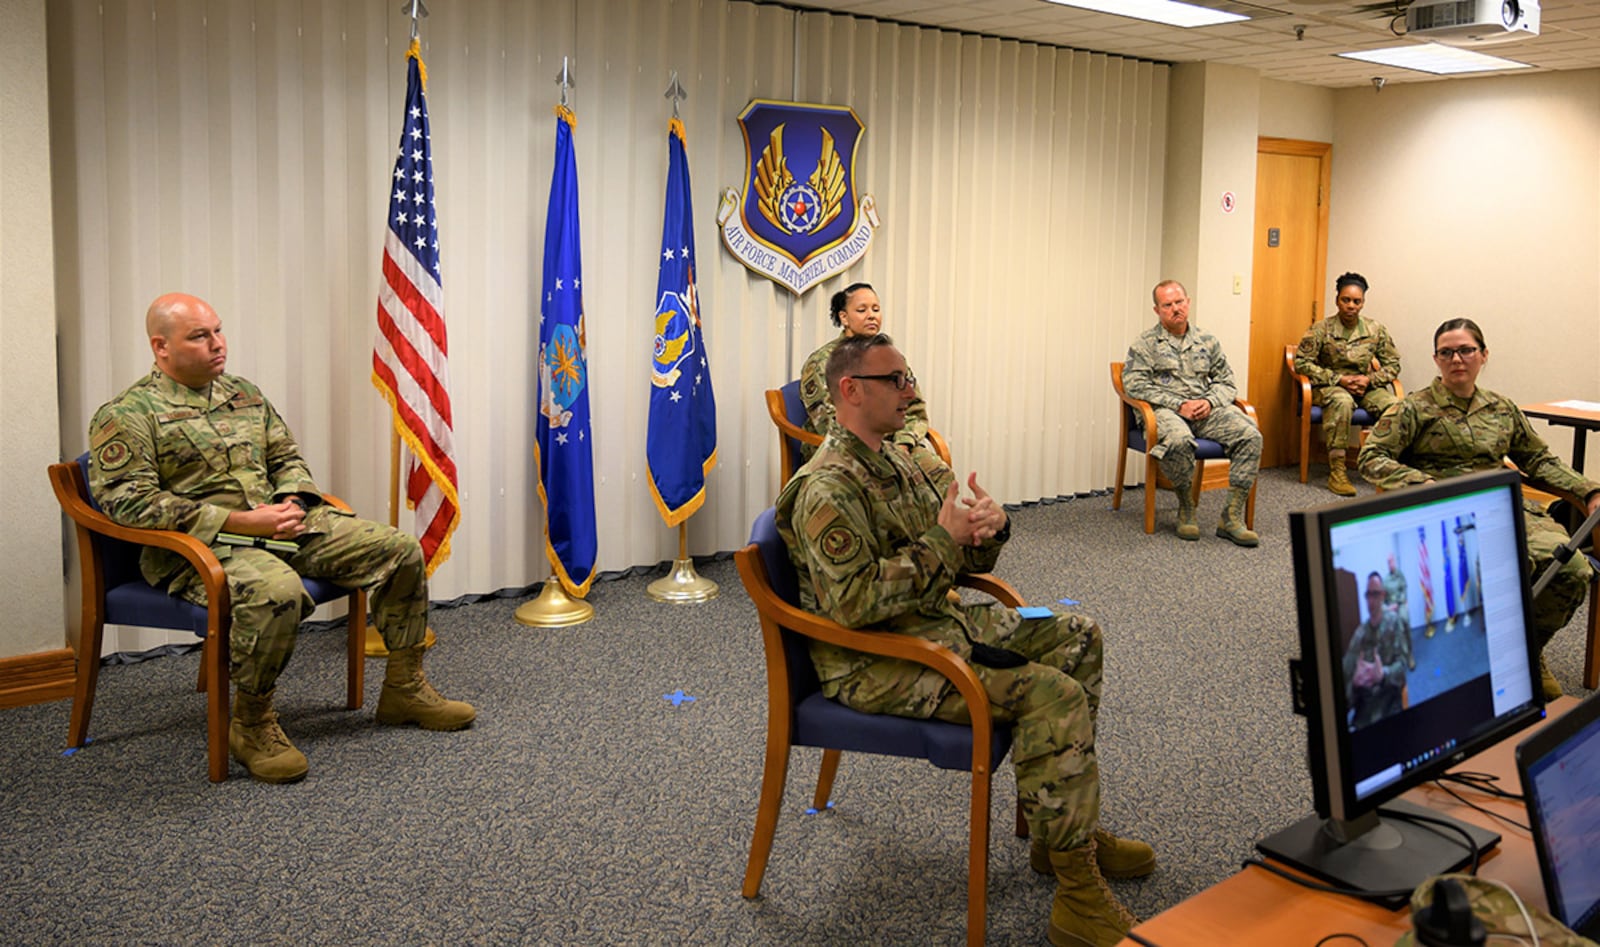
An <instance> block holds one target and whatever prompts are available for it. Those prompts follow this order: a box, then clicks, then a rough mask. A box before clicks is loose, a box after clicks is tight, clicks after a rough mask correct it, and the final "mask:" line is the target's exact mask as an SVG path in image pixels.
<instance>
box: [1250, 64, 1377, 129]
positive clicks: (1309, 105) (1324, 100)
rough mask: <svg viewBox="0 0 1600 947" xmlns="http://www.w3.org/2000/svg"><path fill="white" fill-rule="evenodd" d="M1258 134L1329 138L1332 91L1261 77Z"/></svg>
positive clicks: (1331, 122) (1331, 116)
mask: <svg viewBox="0 0 1600 947" xmlns="http://www.w3.org/2000/svg"><path fill="white" fill-rule="evenodd" d="M1369 94H1370V93H1369ZM1259 133H1260V134H1262V135H1265V136H1266V137H1268V138H1294V139H1298V140H1300V141H1333V90H1332V89H1324V88H1322V87H1321V86H1310V85H1301V84H1300V83H1298V82H1278V81H1276V80H1274V79H1262V80H1261V127H1260V131H1259Z"/></svg>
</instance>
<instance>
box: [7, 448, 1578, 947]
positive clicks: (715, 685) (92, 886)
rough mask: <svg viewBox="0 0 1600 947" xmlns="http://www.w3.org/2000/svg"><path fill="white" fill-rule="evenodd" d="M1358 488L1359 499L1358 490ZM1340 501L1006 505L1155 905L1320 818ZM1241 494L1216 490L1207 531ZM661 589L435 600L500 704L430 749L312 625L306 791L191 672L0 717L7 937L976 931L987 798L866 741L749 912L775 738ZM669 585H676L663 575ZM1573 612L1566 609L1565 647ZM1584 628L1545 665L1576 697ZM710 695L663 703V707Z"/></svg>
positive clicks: (755, 704)
mask: <svg viewBox="0 0 1600 947" xmlns="http://www.w3.org/2000/svg"><path fill="white" fill-rule="evenodd" d="M1362 489H1363V492H1364V493H1365V492H1367V489H1368V488H1366V487H1364V486H1363V488H1362ZM1330 499H1332V497H1331V495H1330V494H1328V493H1327V492H1325V491H1323V490H1321V489H1320V488H1318V487H1317V486H1316V485H1315V483H1313V484H1311V485H1306V486H1302V485H1301V484H1300V483H1298V482H1297V480H1296V478H1295V475H1294V473H1293V471H1292V468H1283V469H1279V470H1274V471H1268V472H1266V473H1264V474H1263V477H1262V484H1261V490H1260V500H1259V507H1258V511H1257V529H1258V530H1260V531H1261V532H1262V534H1263V537H1264V538H1263V542H1262V546H1261V548H1259V549H1256V550H1245V549H1238V548H1235V547H1234V546H1232V545H1230V544H1229V543H1227V542H1225V541H1223V540H1221V539H1217V538H1215V537H1214V536H1212V535H1210V530H1209V528H1208V529H1206V531H1205V532H1204V534H1203V535H1202V538H1201V541H1200V542H1198V543H1180V542H1178V541H1177V540H1176V539H1175V538H1174V537H1173V536H1172V532H1171V530H1172V515H1173V510H1174V508H1175V507H1174V504H1173V501H1172V499H1171V497H1170V496H1169V495H1164V496H1162V497H1161V498H1160V507H1159V511H1158V532H1157V533H1156V534H1155V535H1154V536H1146V535H1145V534H1144V533H1143V531H1142V530H1141V528H1140V517H1141V513H1140V509H1141V503H1142V494H1141V493H1140V492H1139V491H1137V490H1135V491H1132V492H1131V493H1130V494H1128V495H1127V496H1126V497H1125V498H1124V508H1123V510H1122V511H1121V512H1120V513H1113V512H1112V511H1111V509H1110V506H1111V502H1110V497H1109V496H1092V497H1083V498H1077V499H1071V500H1065V501H1057V502H1051V503H1044V504H1034V505H1029V506H1026V507H1023V508H1021V509H1018V510H1015V511H1013V514H1012V515H1013V518H1014V524H1015V525H1014V529H1013V539H1012V541H1011V546H1010V548H1009V549H1008V550H1007V552H1006V554H1005V555H1004V557H1003V558H1002V559H1001V563H1000V568H999V570H998V571H999V572H1000V573H1001V574H1002V575H1004V576H1005V577H1007V578H1008V579H1010V580H1011V581H1012V582H1013V583H1014V584H1015V585H1016V586H1017V587H1018V588H1019V589H1020V590H1021V591H1022V592H1023V594H1024V595H1025V596H1027V597H1028V599H1029V600H1030V601H1031V602H1034V603H1040V604H1042V603H1048V602H1055V601H1057V600H1059V599H1062V598H1071V599H1075V600H1078V601H1079V602H1081V603H1082V604H1081V606H1080V608H1081V609H1082V610H1083V611H1085V612H1087V613H1089V614H1091V615H1094V616H1095V617H1096V618H1098V619H1099V620H1100V621H1101V623H1102V625H1103V626H1104V627H1105V629H1106V641H1107V645H1106V654H1107V661H1106V663H1107V675H1106V676H1107V683H1106V692H1105V700H1104V704H1103V707H1102V710H1101V716H1100V733H1099V749H1100V762H1101V773H1102V784H1103V790H1104V792H1103V795H1104V806H1103V817H1104V820H1105V822H1106V824H1107V825H1108V826H1109V827H1111V828H1112V829H1113V830H1115V831H1118V832H1121V833H1125V834H1127V835H1130V836H1135V837H1138V838H1142V839H1145V840H1148V841H1150V842H1151V843H1152V844H1154V845H1155V846H1156V848H1157V852H1158V854H1159V857H1160V868H1159V869H1158V870H1157V871H1156V872H1155V874H1154V875H1152V876H1151V877H1149V878H1147V879H1144V880H1140V881H1133V882H1116V883H1115V887H1116V890H1117V892H1118V893H1119V895H1120V896H1121V897H1122V898H1123V899H1124V900H1125V902H1126V903H1127V904H1128V905H1129V907H1130V908H1132V909H1133V910H1134V911H1135V912H1137V913H1139V914H1140V915H1143V916H1148V915H1150V914H1153V913H1155V912H1158V911H1161V910H1163V909H1165V908H1168V907H1170V906H1172V905H1173V904H1175V903H1177V902H1178V901H1180V900H1182V899H1183V898H1185V897H1188V896H1189V895H1191V894H1194V893H1195V892H1197V891H1199V890H1201V889H1203V888H1205V887H1207V886H1209V885H1211V884H1214V883H1216V882H1217V881H1220V880H1221V879H1223V878H1225V877H1227V876H1228V875H1229V874H1231V873H1233V872H1234V871H1235V870H1237V867H1238V864H1239V861H1240V859H1242V858H1244V857H1245V856H1247V855H1248V854H1250V852H1251V846H1252V843H1253V842H1254V840H1255V839H1256V838H1258V837H1260V836H1262V835H1264V834H1267V833H1268V832H1270V831H1272V830H1275V829H1277V828H1280V827H1282V826H1283V825H1285V824H1287V823H1288V822H1289V821H1291V820H1293V819H1295V818H1297V817H1298V816H1300V815H1302V814H1304V813H1306V812H1309V811H1310V804H1311V800H1310V789H1309V783H1308V781H1307V779H1306V777H1305V775H1304V772H1305V767H1304V762H1303V757H1304V745H1305V744H1304V726H1303V724H1302V723H1301V722H1300V720H1299V718H1297V717H1294V716H1292V715H1291V713H1290V711H1289V694H1288V684H1287V671H1286V669H1285V660H1286V659H1287V658H1288V657H1289V656H1290V655H1291V654H1293V653H1295V652H1296V651H1297V650H1298V646H1297V644H1296V637H1295V623H1294V611H1293V604H1294V593H1293V588H1292V577H1291V567H1290V562H1289V552H1288V542H1287V538H1286V532H1285V514H1286V512H1287V511H1288V510H1289V509H1291V508H1294V507H1303V506H1310V505H1316V504H1321V503H1323V502H1326V501H1328V500H1330ZM1220 505H1221V494H1218V493H1211V494H1207V495H1206V497H1205V498H1204V500H1203V501H1202V504H1201V517H1202V525H1203V526H1206V527H1209V526H1210V525H1211V524H1212V523H1213V522H1214V518H1215V516H1216V515H1217V512H1218V510H1219V509H1220ZM700 571H701V573H702V574H703V575H705V576H706V577H708V578H710V579H713V580H714V581H716V582H717V583H718V584H719V585H720V586H721V589H722V595H721V597H719V598H718V599H716V600H715V601H713V602H710V603H708V604H705V605H699V606H676V607H675V606H667V605H660V604H657V603H654V602H652V601H650V600H649V599H648V598H647V597H646V596H645V594H644V586H645V584H646V583H647V582H648V581H649V579H650V578H652V577H653V575H652V576H635V577H626V578H621V579H618V580H616V581H606V582H600V583H597V584H596V585H595V587H594V590H593V592H592V594H591V596H590V601H591V602H592V603H593V604H594V606H595V611H596V618H595V619H594V620H593V621H591V622H590V623H588V624H586V625H582V626H579V627H576V628H569V629H560V630H539V629H532V628H526V627H523V626H521V625H519V624H517V623H516V622H515V621H514V620H513V619H512V612H513V611H514V610H515V608H516V606H517V605H518V604H520V601H521V600H520V599H504V598H490V599H487V600H485V601H482V602H478V603H474V604H468V605H462V606H457V607H448V608H443V607H436V608H435V609H434V612H433V616H432V625H433V627H434V629H435V631H436V632H437V634H438V637H439V641H440V646H439V647H438V648H436V649H435V650H434V651H433V652H432V653H430V656H429V658H428V671H429V674H430V676H431V678H432V679H433V680H435V681H436V682H437V683H439V684H440V685H441V688H442V689H443V690H444V691H445V692H446V693H447V694H449V695H451V696H456V697H460V698H462V699H466V700H470V701H472V702H474V703H475V704H477V706H478V708H479V718H478V721H477V723H476V724H475V725H474V726H473V728H472V729H470V730H468V731H466V732H464V733H458V734H433V733H423V732H421V731H418V730H414V729H394V728H386V727H378V726H376V725H375V724H374V723H373V720H372V710H373V708H374V707H375V706H376V702H377V694H376V689H377V687H378V685H379V684H380V683H381V678H382V665H381V663H379V662H373V663H370V664H369V665H368V692H367V700H366V705H365V707H364V708H363V710H361V711H359V712H346V711H343V710H341V709H336V708H338V707H339V706H341V704H342V694H343V688H344V682H343V671H342V651H341V648H342V642H343V634H342V629H336V630H332V631H329V630H322V631H312V632H307V633H305V634H303V635H302V637H301V642H300V648H299V651H298V653H297V654H296V656H295V659H294V661H293V663H292V664H291V665H290V667H289V670H288V671H287V672H286V674H285V675H284V677H283V679H282V680H281V681H280V686H279V694H280V699H279V707H280V709H281V711H282V714H283V722H284V726H285V728H286V729H287V731H288V732H289V734H290V735H291V736H292V737H293V738H294V739H295V741H296V744H297V745H298V746H299V747H300V748H301V749H302V750H303V751H304V752H305V753H306V755H307V756H308V757H309V758H310V760H311V774H310V776H309V777H308V778H307V779H306V780H305V781H304V782H302V783H299V784H296V785H292V786H281V787H274V786H265V785H262V784H259V783H254V782H251V781H250V780H249V779H248V778H245V777H244V776H243V771H242V769H240V768H239V767H237V766H235V767H234V770H233V773H234V776H233V778H231V779H229V780H228V781H227V782H226V783H222V784H219V785H213V784H211V783H208V782H207V781H206V779H205V757H204V732H203V705H202V699H201V697H200V696H199V695H197V694H196V693H195V692H194V690H193V687H194V678H195V673H196V670H197V666H198V657H197V655H195V654H187V655H180V656H175V657H162V658H159V659H155V660H150V661H144V662H140V663H136V664H129V665H110V666H107V667H105V668H104V670H103V671H102V673H101V678H100V688H99V697H98V699H97V703H96V707H95V713H94V721H93V724H92V726H91V728H90V732H91V735H92V736H93V737H94V742H93V743H92V744H91V745H90V746H89V747H87V748H85V749H83V750H81V751H79V752H77V753H74V754H71V755H65V754H63V753H62V746H63V742H64V738H65V735H66V731H67V716H68V711H69V706H68V704H67V703H66V702H59V703H55V704H46V705H41V706H36V707H25V708H18V709H12V710H5V711H3V712H0V813H3V816H0V818H3V826H0V828H3V831H0V886H3V890H4V892H5V894H4V896H3V897H0V941H4V942H8V943H24V944H67V943H72V944H84V943H91V944H212V943H253V944H280V943H281V944H291V943H293V944H301V943H312V944H341V945H342V944H380V943H397V944H399V943H403V944H585V945H588V944H605V945H610V944H671V943H684V944H772V945H788V944H852V945H856V944H929V943H950V944H953V943H958V942H960V941H961V940H962V939H963V937H964V931H965V907H966V896H965V885H966V877H965V844H966V838H965V833H966V826H967V819H966V810H965V800H966V793H967V785H968V784H967V777H966V775H965V774H961V773H949V772H944V771H941V770H937V769H934V768H933V767H931V766H928V765H927V764H924V763H920V762H917V761H910V760H898V759H884V758H878V757H865V756H859V755H858V756H851V755H849V754H846V756H845V758H844V762H843V765H842V766H841V769H840V776H839V780H838V782H837V783H836V785H835V789H834V799H835V802H836V805H835V807H834V808H833V809H832V810H831V811H828V812H825V813H822V814H819V815H807V814H805V809H806V807H807V806H808V805H809V801H810V792H811V787H812V785H813V782H814V780H815V776H816V768H817V757H818V751H815V750H797V751H795V753H794V754H793V762H792V764H791V768H790V777H789V787H788V792H787V795H786V796H785V803H784V811H783V815H782V817H781V818H780V820H779V825H778V835H777V841H776V844H775V846H774V851H773V856H772V860H771V863H770V865H769V867H768V870H767V875H766V881H765V884H764V887H763V889H762V896H761V897H760V898H759V899H757V900H755V901H746V900H744V899H743V898H741V897H740V896H739V887H740V882H741V879H742V877H743V873H744V864H745V858H746V855H747V852H748V847H749V841H750V833H751V829H752V826H753V821H754V814H755V805H756V797H757V791H758V789H759V781H760V770H761V757H762V750H763V746H764V740H765V730H766V717H765V704H766V695H765V680H764V677H763V670H762V665H761V652H760V648H759V640H758V635H757V634H756V631H755V624H754V609H753V607H752V606H751V605H750V604H749V602H748V600H747V599H746V598H745V596H744V593H743V591H742V589H741V588H740V586H739V582H738V577H737V575H736V574H735V572H734V569H733V565H732V562H731V561H729V560H728V559H726V558H721V559H718V560H717V561H713V562H708V563H705V564H703V565H702V566H701V568H700ZM655 574H660V572H659V571H658V572H657V573H655ZM1582 619H1583V615H1582V613H1580V615H1579V616H1578V618H1577V619H1575V621H1574V625H1575V626H1576V625H1577V624H1578V623H1579V622H1581V621H1582ZM1577 631H1578V629H1577V628H1576V627H1573V628H1569V629H1568V630H1567V631H1565V632H1563V633H1562V634H1561V635H1560V636H1559V637H1558V638H1557V639H1556V641H1555V642H1554V644H1552V646H1551V648H1550V650H1549V652H1548V656H1549V658H1550V663H1551V665H1552V666H1553V668H1554V669H1555V673H1556V675H1557V676H1558V677H1559V678H1560V679H1561V680H1562V682H1563V683H1564V684H1566V685H1567V686H1568V688H1569V691H1570V692H1573V693H1580V692H1578V691H1573V690H1572V688H1574V687H1575V686H1576V684H1577V682H1578V675H1579V671H1580V670H1581V665H1582V653H1581V650H1580V649H1581V642H1579V640H1578V637H1579V636H1578V633H1577ZM679 690H682V691H683V692H684V693H685V694H687V695H690V696H692V697H693V698H694V700H693V701H681V702H679V703H677V704H676V705H675V704H674V703H672V702H670V701H668V700H666V699H664V695H670V694H673V693H674V692H676V691H679ZM1012 792H1013V784H1012V782H1011V774H1010V771H1009V767H1007V768H1005V769H1004V770H1003V771H1002V772H1001V773H1000V774H998V775H997V778H996V780H995V792H994V803H993V813H992V817H993V820H994V827H995V828H994V832H993V835H992V841H991V848H990V851H991V869H990V884H989V912H990V915H989V916H990V920H989V928H988V931H989V942H990V943H993V944H1038V943H1043V942H1044V937H1043V931H1044V919H1045V913H1046V910H1047V907H1048V902H1049V897H1050V893H1051V891H1052V884H1053V883H1052V882H1050V881H1048V880H1046V879H1044V878H1042V877H1040V876H1036V875H1034V874H1033V872H1031V871H1030V870H1029V868H1028V864H1027V845H1026V843H1025V842H1023V841H1021V840H1019V839H1016V838H1015V837H1013V836H1012V835H1011V832H1010V826H1011V822H1012V812H1013V806H1014V801H1013V797H1012V795H1011V794H1012Z"/></svg>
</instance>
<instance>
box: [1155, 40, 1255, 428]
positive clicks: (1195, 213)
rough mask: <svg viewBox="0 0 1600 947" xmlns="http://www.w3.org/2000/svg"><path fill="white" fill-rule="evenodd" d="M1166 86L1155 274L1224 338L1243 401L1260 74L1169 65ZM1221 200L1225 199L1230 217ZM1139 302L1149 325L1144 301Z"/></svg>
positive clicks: (1233, 68)
mask: <svg viewBox="0 0 1600 947" xmlns="http://www.w3.org/2000/svg"><path fill="white" fill-rule="evenodd" d="M1170 86H1171V90H1172V91H1171V95H1170V98H1169V102H1170V105H1169V116H1170V118H1169V125H1168V138H1167V144H1168V150H1167V165H1166V170H1167V182H1166V186H1167V200H1166V204H1165V215H1164V217H1163V221H1162V222H1163V226H1164V229H1163V233H1162V242H1161V262H1162V273H1163V275H1164V276H1167V277H1170V278H1172V279H1176V280H1180V281H1182V282H1183V284H1184V285H1185V287H1187V288H1188V290H1189V294H1190V296H1191V297H1193V299H1194V311H1193V314H1192V318H1193V320H1194V322H1195V324H1196V325H1199V326H1201V327H1202V328H1204V329H1205V330H1206V331H1208V332H1210V333H1212V334H1213V335H1215V336H1216V337H1217V338H1218V339H1219V340H1220V341H1221V342H1222V347H1223V350H1224V351H1226V352H1227V353H1228V361H1229V362H1230V364H1232V365H1233V368H1234V377H1235V380H1236V381H1237V382H1238V385H1239V392H1240V394H1241V395H1242V396H1245V397H1248V396H1249V392H1248V390H1247V388H1248V381H1249V378H1248V375H1249V372H1248V365H1249V364H1250V363H1249V352H1250V295H1249V294H1250V260H1251V252H1252V251H1251V238H1250V234H1251V229H1252V225H1253V221H1254V217H1255V187H1256V137H1257V135H1258V134H1259V133H1260V132H1259V127H1260V116H1259V112H1260V101H1261V96H1260V86H1261V79H1260V75H1259V74H1258V73H1257V72H1256V71H1255V70H1253V69H1241V68H1239V67H1237V66H1219V65H1215V64H1212V63H1184V64H1181V65H1177V66H1174V67H1173V69H1172V79H1171V82H1170ZM1224 194H1231V195H1232V198H1233V209H1232V211H1231V212H1228V211H1226V210H1224V207H1223V195H1224ZM1236 285H1237V287H1238V290H1237V292H1236V291H1235V286H1236ZM1141 304H1142V305H1143V306H1144V312H1145V315H1146V316H1147V322H1148V324H1150V325H1154V324H1155V314H1154V313H1153V312H1151V311H1150V308H1149V297H1148V296H1146V297H1144V298H1143V299H1141Z"/></svg>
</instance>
